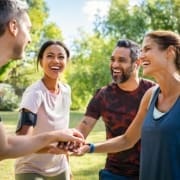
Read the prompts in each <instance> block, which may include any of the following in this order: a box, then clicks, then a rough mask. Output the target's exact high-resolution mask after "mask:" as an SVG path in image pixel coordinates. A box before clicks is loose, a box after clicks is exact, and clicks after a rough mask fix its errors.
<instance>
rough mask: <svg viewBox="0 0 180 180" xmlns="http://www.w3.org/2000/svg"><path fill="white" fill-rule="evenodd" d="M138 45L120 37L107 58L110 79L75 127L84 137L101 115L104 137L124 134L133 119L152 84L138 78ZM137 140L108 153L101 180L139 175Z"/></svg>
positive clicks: (136, 176) (133, 177) (129, 179)
mask: <svg viewBox="0 0 180 180" xmlns="http://www.w3.org/2000/svg"><path fill="white" fill-rule="evenodd" d="M138 53H139V47H138V45H137V44H136V43H135V42H133V41H131V40H128V39H126V40H119V41H118V42H117V45H116V47H115V49H114V51H113V52H112V56H111V58H110V70H111V75H112V79H113V82H112V83H110V84H109V85H107V86H105V87H102V88H101V89H99V90H98V91H97V92H96V94H95V95H94V97H93V98H92V99H91V101H90V102H89V104H88V106H87V110H86V113H85V116H84V117H83V119H82V120H81V122H80V124H79V125H78V126H77V127H76V128H77V129H78V130H79V131H80V132H81V133H82V134H83V135H84V137H85V138H86V137H87V136H88V134H89V133H90V131H91V130H92V129H93V127H94V125H95V123H96V122H97V120H98V119H99V118H100V117H102V119H103V121H104V123H105V127H106V137H107V139H109V138H113V137H116V136H119V135H121V134H123V133H124V132H125V131H126V129H127V127H128V126H129V125H130V124H131V122H132V120H133V119H134V117H135V115H136V113H137V110H138V107H139V104H140V101H141V98H142V96H143V95H144V93H145V91H146V90H147V89H149V88H150V87H152V86H153V85H154V83H152V82H151V81H148V80H144V79H141V78H140V77H138V69H139V60H138ZM139 157H140V142H138V143H137V144H136V145H135V146H134V147H133V148H132V149H130V150H126V151H123V152H120V153H114V154H108V155H107V159H106V164H105V168H104V169H103V170H101V171H100V173H99V176H100V180H116V179H117V180H121V179H123V180H132V179H133V180H134V179H138V176H139Z"/></svg>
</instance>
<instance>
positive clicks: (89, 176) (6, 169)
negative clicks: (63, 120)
mask: <svg viewBox="0 0 180 180" xmlns="http://www.w3.org/2000/svg"><path fill="white" fill-rule="evenodd" d="M0 115H1V117H2V119H3V123H4V126H5V128H6V131H7V132H8V133H14V130H15V127H16V123H17V119H18V114H17V112H0ZM82 116H83V114H82V113H81V112H71V120H70V127H75V126H76V125H77V124H78V122H79V121H80V119H81V117H82ZM104 138H105V132H104V125H103V122H102V121H98V122H97V124H96V126H95V128H94V129H93V131H92V132H91V134H90V135H89V137H88V141H90V142H99V141H102V140H104ZM104 162H105V154H86V155H84V156H82V157H73V156H71V157H70V165H71V169H72V172H73V176H74V180H98V172H99V170H100V169H101V168H103V167H104ZM13 166H14V160H13V159H10V160H4V161H0V180H14V168H13Z"/></svg>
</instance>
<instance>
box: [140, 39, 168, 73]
mask: <svg viewBox="0 0 180 180" xmlns="http://www.w3.org/2000/svg"><path fill="white" fill-rule="evenodd" d="M140 59H141V64H142V67H143V74H144V75H150V76H153V75H154V74H155V73H159V72H160V71H162V70H165V69H166V68H167V66H168V61H167V59H166V50H161V49H160V47H159V46H158V44H157V43H156V42H155V41H154V40H153V39H152V38H150V37H148V36H147V37H145V38H144V40H143V44H142V52H141V54H140Z"/></svg>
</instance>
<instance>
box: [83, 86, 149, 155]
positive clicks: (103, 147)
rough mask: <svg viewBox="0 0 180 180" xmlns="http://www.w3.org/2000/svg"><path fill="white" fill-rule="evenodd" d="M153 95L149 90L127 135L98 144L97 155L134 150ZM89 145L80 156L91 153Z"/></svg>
mask: <svg viewBox="0 0 180 180" xmlns="http://www.w3.org/2000/svg"><path fill="white" fill-rule="evenodd" d="M151 94H152V89H150V90H148V91H147V92H146V93H145V95H144V97H143V99H142V101H141V104H140V107H139V110H138V113H137V114H136V117H135V119H134V120H133V122H132V123H131V124H130V126H129V127H128V129H127V130H126V132H125V134H123V135H121V136H118V137H115V138H112V139H108V140H106V141H104V142H101V143H96V144H95V145H94V146H95V149H94V152H96V153H115V152H119V151H124V150H126V149H129V148H132V147H133V146H134V145H135V143H136V142H137V141H138V140H139V139H140V136H141V128H142V124H143V121H144V118H145V115H146V113H147V108H148V105H149V100H150V97H151ZM89 151H90V148H89V145H85V146H84V147H81V148H80V155H82V154H84V153H86V152H89Z"/></svg>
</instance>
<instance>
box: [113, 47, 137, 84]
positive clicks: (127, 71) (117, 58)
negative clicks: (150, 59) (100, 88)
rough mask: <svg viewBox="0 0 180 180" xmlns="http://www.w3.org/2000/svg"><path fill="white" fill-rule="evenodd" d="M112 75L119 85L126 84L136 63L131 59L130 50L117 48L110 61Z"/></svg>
mask: <svg viewBox="0 0 180 180" xmlns="http://www.w3.org/2000/svg"><path fill="white" fill-rule="evenodd" d="M110 69H111V75H112V78H113V80H114V82H116V83H117V84H120V83H124V82H126V81H127V80H128V79H129V78H130V77H131V76H132V72H133V71H134V63H132V61H131V58H130V49H129V48H124V47H116V48H115V49H114V51H113V53H112V56H111V59H110Z"/></svg>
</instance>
